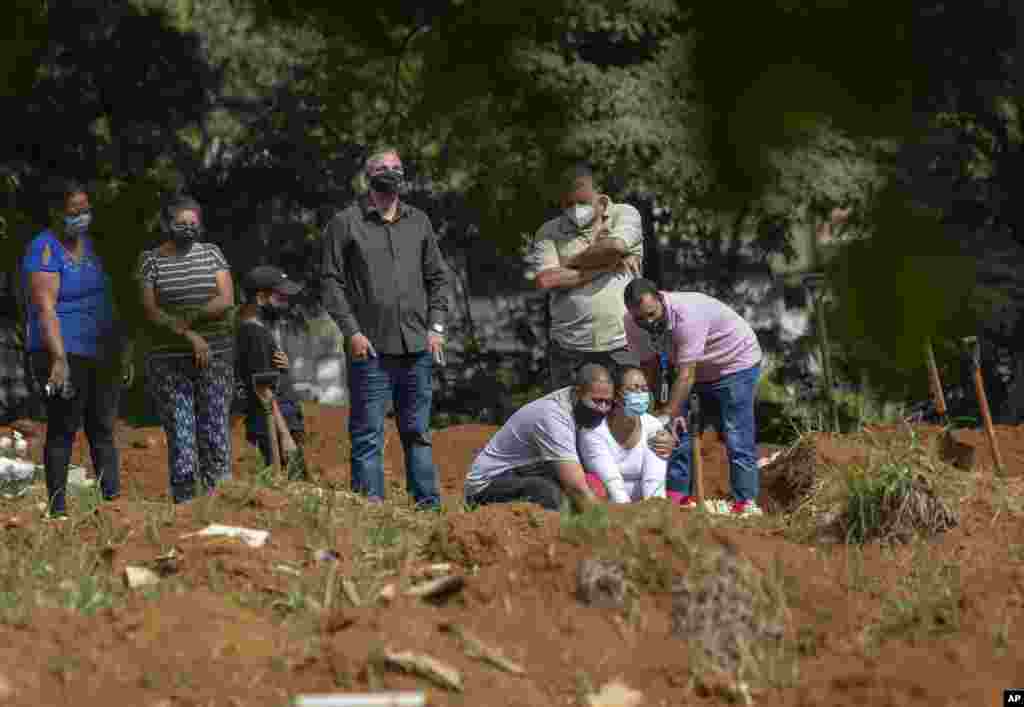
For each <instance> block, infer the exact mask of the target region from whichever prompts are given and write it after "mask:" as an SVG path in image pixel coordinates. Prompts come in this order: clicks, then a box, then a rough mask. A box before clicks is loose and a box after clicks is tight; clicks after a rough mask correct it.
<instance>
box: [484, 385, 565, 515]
mask: <svg viewBox="0 0 1024 707" xmlns="http://www.w3.org/2000/svg"><path fill="white" fill-rule="evenodd" d="M572 402H573V400H572V388H571V387H570V388H561V389H560V390H556V391H555V392H553V393H549V394H548V395H545V396H544V397H543V398H538V399H537V400H534V401H533V402H531V403H527V404H526V405H524V406H523V407H521V408H519V409H518V410H517V411H516V412H515V414H514V415H512V417H510V418H509V419H508V421H507V422H506V423H505V424H504V426H503V427H502V428H501V429H500V430H498V432H497V433H496V434H495V435H494V436H493V437H491V440H490V441H489V442H488V443H487V446H486V447H484V448H483V450H481V451H480V453H479V454H477V456H476V459H474V460H473V464H472V466H470V468H469V475H468V476H467V477H466V485H465V493H466V496H472V495H473V494H477V493H480V492H481V491H483V490H484V489H485V488H487V485H488V484H490V483H491V481H492V480H494V478H495V477H497V476H500V475H501V474H504V473H506V472H508V471H512V470H513V469H518V468H521V467H524V466H530V465H533V464H537V463H539V462H563V461H564V462H574V463H576V464H579V461H580V458H579V454H578V453H577V451H576V421H575V420H574V419H573V416H572Z"/></svg>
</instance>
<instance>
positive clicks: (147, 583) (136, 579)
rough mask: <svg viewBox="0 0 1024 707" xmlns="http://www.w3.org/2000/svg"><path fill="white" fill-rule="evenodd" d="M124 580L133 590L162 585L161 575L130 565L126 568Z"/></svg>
mask: <svg viewBox="0 0 1024 707" xmlns="http://www.w3.org/2000/svg"><path fill="white" fill-rule="evenodd" d="M124 579H125V581H126V582H127V583H128V586H129V587H131V588H132V589H139V588H141V587H152V586H153V585H155V584H159V583H160V575H158V574H157V573H156V572H154V571H153V570H151V569H147V568H146V567H134V566H132V565H128V566H127V567H125V568H124Z"/></svg>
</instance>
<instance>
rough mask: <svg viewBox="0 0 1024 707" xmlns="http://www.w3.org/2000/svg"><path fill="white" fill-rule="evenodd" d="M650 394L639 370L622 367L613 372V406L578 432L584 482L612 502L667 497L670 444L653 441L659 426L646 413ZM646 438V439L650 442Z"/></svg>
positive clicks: (652, 417)
mask: <svg viewBox="0 0 1024 707" xmlns="http://www.w3.org/2000/svg"><path fill="white" fill-rule="evenodd" d="M650 404H651V393H650V391H649V390H648V387H647V378H646V376H645V375H644V372H643V370H641V369H640V368H639V367H635V366H624V367H621V368H619V369H618V370H617V371H616V381H615V398H614V402H613V406H612V411H611V413H610V414H609V415H608V417H607V418H606V419H605V421H604V422H602V423H601V424H600V425H598V426H597V427H595V428H594V429H581V430H580V431H579V450H580V458H581V460H582V461H583V469H584V470H585V472H586V478H587V483H588V485H589V486H590V487H591V489H593V490H594V491H595V492H596V493H597V495H598V496H601V497H604V496H605V495H607V498H608V499H609V500H610V501H611V502H612V503H629V502H631V501H642V500H644V499H648V498H665V474H666V472H667V469H668V461H667V457H668V454H669V453H670V452H671V449H672V447H671V444H669V443H666V444H661V445H658V444H655V447H657V448H658V449H659V451H660V452H661V453H662V454H663V456H658V454H657V453H656V452H655V449H653V448H652V446H651V443H653V442H652V440H653V438H654V437H656V436H657V435H658V433H659V432H660V431H661V430H662V424H661V422H659V421H658V418H656V417H654V416H653V415H650V414H649V413H648V409H649V407H650ZM649 442H650V443H649Z"/></svg>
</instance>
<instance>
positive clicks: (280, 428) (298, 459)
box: [236, 265, 306, 478]
mask: <svg viewBox="0 0 1024 707" xmlns="http://www.w3.org/2000/svg"><path fill="white" fill-rule="evenodd" d="M242 287H243V290H244V291H245V300H246V303H245V305H244V306H243V307H242V309H241V311H240V312H239V325H238V344H237V349H236V352H237V358H236V361H237V363H236V366H237V374H238V375H239V376H240V377H241V378H240V380H241V381H242V383H243V385H244V386H245V393H246V405H245V430H246V438H247V439H248V440H249V442H250V443H252V444H254V445H256V446H257V447H259V449H260V452H261V453H262V454H263V460H264V462H265V463H266V464H267V465H268V466H269V465H270V464H271V463H272V461H273V460H272V458H271V454H272V452H271V449H272V448H271V446H270V444H271V437H270V434H271V432H273V433H276V435H277V439H278V449H279V450H280V453H281V462H282V466H284V465H287V468H288V476H289V477H290V478H305V476H306V470H305V464H304V461H303V458H302V443H303V441H304V439H305V425H304V424H303V419H302V408H301V406H300V405H299V401H298V398H297V396H296V395H295V389H294V387H293V386H292V381H291V378H290V377H289V375H288V367H289V361H288V356H287V355H286V354H285V352H284V351H283V350H282V348H281V345H280V339H279V336H280V334H279V331H278V329H277V324H278V322H279V320H280V318H281V315H282V314H283V313H284V311H285V310H286V309H287V308H288V298H289V297H293V296H295V295H297V294H298V293H299V292H301V291H302V286H301V285H299V284H298V283H296V282H294V281H292V280H289V279H288V276H287V275H285V274H284V272H282V271H281V270H280V269H279V268H276V267H273V266H271V265H261V266H259V267H256V268H253V269H252V270H250V271H249V272H248V274H247V275H246V276H245V279H244V281H243V283H242ZM274 373H276V374H277V376H276V382H269V381H268V378H271V379H272V378H274V376H273V375H269V376H268V375H267V374H274ZM267 402H269V403H270V405H271V419H272V424H273V426H274V430H268V429H267V417H266V410H265V408H264V405H265V404H266V403H267Z"/></svg>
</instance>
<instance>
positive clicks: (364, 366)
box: [348, 351, 441, 507]
mask: <svg viewBox="0 0 1024 707" xmlns="http://www.w3.org/2000/svg"><path fill="white" fill-rule="evenodd" d="M433 365H434V363H433V358H432V356H431V354H430V352H429V351H424V352H422V353H415V354H407V355H401V356H389V355H384V356H371V357H370V358H369V359H367V360H365V361H352V362H350V363H349V367H348V385H349V395H350V397H351V402H352V406H351V412H350V414H349V418H348V431H349V436H350V437H351V439H352V490H353V491H355V492H356V493H361V494H365V495H367V496H370V497H377V498H381V499H382V498H384V453H383V452H384V417H385V415H386V413H387V402H388V398H389V397H390V398H391V400H392V402H393V403H394V406H395V411H396V414H397V418H398V433H399V436H400V437H401V439H402V450H403V451H404V452H405V482H406V488H407V489H408V490H409V494H410V495H411V496H412V497H413V500H414V501H415V502H416V504H417V505H419V506H431V507H432V506H437V505H439V504H440V502H441V497H440V494H439V493H438V490H437V473H436V472H435V470H434V461H433V454H432V451H431V446H430V403H431V397H432V396H433V386H432V379H431V374H432V372H433Z"/></svg>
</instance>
